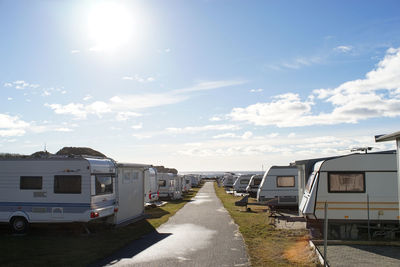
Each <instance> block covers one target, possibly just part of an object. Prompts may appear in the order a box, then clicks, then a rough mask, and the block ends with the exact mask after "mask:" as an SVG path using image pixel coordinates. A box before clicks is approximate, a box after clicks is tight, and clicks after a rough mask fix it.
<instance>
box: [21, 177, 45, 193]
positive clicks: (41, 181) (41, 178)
mask: <svg viewBox="0 0 400 267" xmlns="http://www.w3.org/2000/svg"><path fill="white" fill-rule="evenodd" d="M24 178H40V188H22V180H23V179H24ZM42 189H43V176H27V175H25V176H20V177H19V190H42Z"/></svg>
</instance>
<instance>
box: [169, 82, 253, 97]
mask: <svg viewBox="0 0 400 267" xmlns="http://www.w3.org/2000/svg"><path fill="white" fill-rule="evenodd" d="M244 83H246V81H243V80H225V81H224V80H222V81H209V82H199V83H197V84H195V85H194V86H192V87H188V88H183V89H177V90H174V91H173V92H174V93H176V94H181V93H188V92H196V91H204V90H212V89H218V88H223V87H229V86H236V85H241V84H244Z"/></svg>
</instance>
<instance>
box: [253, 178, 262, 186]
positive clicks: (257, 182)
mask: <svg viewBox="0 0 400 267" xmlns="http://www.w3.org/2000/svg"><path fill="white" fill-rule="evenodd" d="M261 180H262V179H254V185H260V184H261Z"/></svg>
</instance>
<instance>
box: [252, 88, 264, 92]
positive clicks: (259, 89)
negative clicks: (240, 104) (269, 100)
mask: <svg viewBox="0 0 400 267" xmlns="http://www.w3.org/2000/svg"><path fill="white" fill-rule="evenodd" d="M262 91H264V90H263V89H261V88H258V89H251V90H250V93H261V92H262Z"/></svg>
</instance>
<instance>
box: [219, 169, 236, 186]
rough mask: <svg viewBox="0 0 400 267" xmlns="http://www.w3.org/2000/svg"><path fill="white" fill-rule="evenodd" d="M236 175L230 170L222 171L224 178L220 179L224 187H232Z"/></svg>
mask: <svg viewBox="0 0 400 267" xmlns="http://www.w3.org/2000/svg"><path fill="white" fill-rule="evenodd" d="M236 179H237V176H236V175H235V174H234V173H232V172H225V173H224V178H223V181H222V185H223V186H224V187H225V188H232V187H233V183H234V182H235V181H236Z"/></svg>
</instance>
